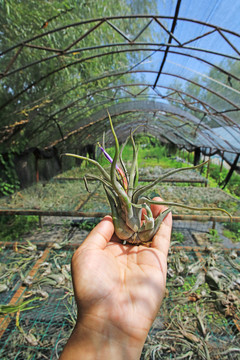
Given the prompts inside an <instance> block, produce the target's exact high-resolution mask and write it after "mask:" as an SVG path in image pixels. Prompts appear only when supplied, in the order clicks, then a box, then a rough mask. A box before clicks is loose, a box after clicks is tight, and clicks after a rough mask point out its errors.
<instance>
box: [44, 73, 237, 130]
mask: <svg viewBox="0 0 240 360" xmlns="http://www.w3.org/2000/svg"><path fill="white" fill-rule="evenodd" d="M171 75H172V74H171ZM173 76H174V75H173ZM186 80H187V79H186ZM131 86H147V87H150V88H151V84H146V83H133V84H121V85H118V86H109V87H107V88H102V89H98V90H95V91H93V92H91V93H88V94H87V95H85V96H84V97H82V98H79V99H77V100H75V101H73V102H71V103H70V104H68V106H64V107H63V108H62V109H60V110H58V111H57V112H55V113H54V114H52V115H50V116H49V118H48V119H47V120H46V122H47V121H49V120H50V119H51V118H53V117H55V116H56V115H57V114H59V113H60V112H62V111H65V110H66V109H67V108H68V107H69V108H71V107H73V105H74V104H76V103H78V102H79V101H82V100H84V99H86V98H88V97H92V96H94V95H96V94H98V93H101V92H104V91H108V90H114V89H120V90H122V89H123V88H124V87H131ZM158 88H165V89H170V90H175V89H174V88H172V87H167V86H160V85H158ZM123 90H124V89H123ZM176 92H177V93H182V94H184V95H186V96H188V97H190V98H192V99H194V100H196V101H197V102H198V103H199V104H202V105H206V106H207V107H209V108H210V109H212V110H213V111H214V112H217V109H215V108H214V107H213V106H211V105H210V104H208V103H206V102H204V101H202V100H200V99H198V98H196V97H194V96H193V95H191V94H189V93H186V92H184V91H182V90H176ZM213 93H214V92H213ZM136 97H137V95H136ZM165 97H167V96H165ZM169 100H170V101H171V99H170V98H169ZM224 100H225V99H224ZM172 101H177V99H173V100H172ZM226 101H227V99H226ZM184 105H185V106H186V107H187V103H185V104H184ZM84 106H85V105H84ZM194 110H195V111H198V112H203V113H205V114H207V115H209V116H212V113H211V112H210V111H207V110H205V111H204V110H202V109H199V108H195V107H194ZM71 115H72V114H70V115H69V116H71ZM221 116H222V117H223V119H225V120H226V119H227V120H228V121H229V122H231V123H233V124H235V123H234V122H233V121H232V120H231V118H229V117H228V116H226V115H221ZM64 118H65V120H66V119H67V118H66V116H65V117H64ZM60 120H61V119H60ZM215 121H217V119H215Z"/></svg>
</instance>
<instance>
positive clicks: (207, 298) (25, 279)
mask: <svg viewBox="0 0 240 360" xmlns="http://www.w3.org/2000/svg"><path fill="white" fill-rule="evenodd" d="M174 231H175V230H174ZM86 234H87V231H84V230H82V229H80V228H79V227H78V226H76V223H75V224H74V225H73V223H72V225H70V224H69V223H68V224H65V225H64V226H60V225H58V226H57V225H52V226H51V227H50V226H44V227H43V229H42V230H39V231H38V232H37V233H36V236H35V235H34V234H29V235H28V236H26V237H25V241H26V240H28V242H24V243H19V242H18V243H16V242H13V243H12V244H10V243H8V246H7V247H5V248H4V245H3V244H2V245H1V246H2V251H1V256H2V258H1V259H5V264H6V266H7V269H8V277H9V279H12V276H15V270H14V266H15V261H16V259H17V261H18V264H19V266H18V269H19V272H20V273H22V276H18V278H17V280H14V278H13V282H14V286H15V292H14V293H13V292H12V288H11V287H9V289H6V290H4V291H3V292H2V293H1V299H6V301H5V302H4V304H7V303H8V304H9V303H11V304H12V305H15V306H16V307H17V305H19V304H22V303H24V302H26V301H29V300H30V301H31V300H33V301H31V302H29V303H28V304H27V305H26V307H25V308H24V307H23V308H21V309H20V311H18V312H17V311H15V312H14V313H11V314H5V313H3V311H4V308H3V307H2V306H1V314H0V335H1V337H0V358H1V359H3V360H7V359H8V360H9V359H10V360H11V359H57V358H58V356H59V354H60V353H61V351H62V349H63V346H64V344H65V343H66V341H67V338H68V337H69V335H70V333H71V330H72V328H73V325H74V322H75V319H76V307H75V303H74V299H73V292H72V283H71V277H70V262H71V257H72V254H73V252H74V249H75V248H76V246H77V245H78V244H80V243H81V242H82V240H83V239H84V238H85V236H86ZM29 241H30V242H31V243H32V244H33V245H34V246H36V248H35V250H33V249H31V250H30V249H29V247H30V242H29ZM19 245H26V247H25V248H20V246H19ZM179 245H180V244H179V243H177V242H176V241H173V246H172V247H171V250H170V254H169V258H168V279H167V291H166V296H165V298H164V301H163V304H162V307H161V309H160V311H159V314H158V316H157V318H156V320H155V322H154V324H153V326H152V328H151V330H150V332H149V335H148V338H147V340H146V342H145V345H144V348H143V352H142V356H141V359H200V360H201V359H213V360H215V359H234V360H235V359H239V356H240V346H239V341H240V332H239V330H240V324H239V321H240V303H239V299H240V279H239V270H240V259H239V250H237V249H229V250H228V251H226V250H223V249H222V248H221V247H220V246H219V245H218V244H212V245H207V246H204V247H201V246H196V243H195V246H179ZM20 249H21V250H20ZM30 256H35V257H34V258H33V259H32V262H31V263H30V262H29V265H28V266H26V265H25V264H24V261H22V262H21V261H20V259H21V258H22V259H26V258H29V257H30ZM11 269H12V270H13V271H12V274H11ZM10 282H11V281H10ZM11 299H12V300H11ZM2 304H3V302H1V305H2ZM27 307H32V309H30V310H26V308H27Z"/></svg>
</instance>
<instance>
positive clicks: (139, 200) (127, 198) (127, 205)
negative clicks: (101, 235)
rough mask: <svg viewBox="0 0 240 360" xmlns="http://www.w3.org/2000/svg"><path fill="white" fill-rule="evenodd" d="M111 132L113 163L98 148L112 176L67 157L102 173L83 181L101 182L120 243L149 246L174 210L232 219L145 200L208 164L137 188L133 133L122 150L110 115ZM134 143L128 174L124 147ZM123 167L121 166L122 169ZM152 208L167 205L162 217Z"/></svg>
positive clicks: (101, 169) (102, 169) (108, 156)
mask: <svg viewBox="0 0 240 360" xmlns="http://www.w3.org/2000/svg"><path fill="white" fill-rule="evenodd" d="M108 116H109V122H110V126H111V131H112V134H113V137H114V141H115V155H114V157H113V159H112V158H111V157H110V155H109V154H108V153H107V152H106V151H105V149H104V148H103V147H102V146H101V145H100V144H99V146H100V148H101V151H102V153H103V155H104V156H105V157H106V159H107V160H108V161H109V162H110V163H111V168H110V173H108V172H107V171H106V170H105V169H104V168H103V167H102V166H101V165H100V164H99V163H98V162H97V161H95V160H93V159H89V158H86V157H84V156H80V155H75V154H70V153H66V154H64V155H67V156H73V157H76V158H79V159H82V160H86V161H88V162H90V163H92V164H94V165H95V166H96V167H97V168H98V169H99V170H100V172H101V175H102V176H96V175H86V176H85V177H84V181H85V185H86V188H87V189H88V187H87V178H92V179H95V180H99V181H101V183H102V184H103V187H104V189H105V192H106V195H107V198H108V201H109V204H110V207H111V212H112V218H113V224H114V229H115V234H116V235H117V237H118V238H119V239H120V240H123V241H124V242H127V243H131V244H134V245H140V244H144V243H147V242H150V241H151V240H152V238H153V236H154V235H155V233H156V232H157V230H158V229H159V227H160V225H161V223H162V221H163V220H164V219H165V217H166V216H167V214H168V213H169V212H170V211H171V207H174V206H178V207H182V208H186V209H190V210H202V211H213V210H214V211H216V210H217V211H222V212H225V213H226V214H227V215H229V216H230V217H231V215H230V214H229V213H228V212H227V211H226V210H224V209H220V208H197V207H191V206H187V205H184V204H179V203H175V202H169V201H160V202H159V201H154V200H152V199H149V198H148V197H146V196H143V195H144V193H145V192H146V191H147V190H149V189H151V188H152V187H153V186H155V185H156V184H158V183H159V182H160V181H161V180H163V179H165V178H167V177H168V176H170V175H173V174H175V173H176V172H180V171H186V170H190V169H197V168H199V167H200V166H203V165H204V164H206V163H207V161H206V162H203V163H202V164H200V165H197V166H191V167H188V168H179V169H173V170H170V171H169V172H167V173H165V174H163V175H161V176H160V177H158V178H157V179H156V180H154V181H152V182H151V183H150V184H148V185H144V186H140V187H137V185H138V163H137V159H138V149H137V147H136V144H135V141H134V138H133V133H132V132H131V133H130V136H129V137H128V138H127V139H126V141H125V142H124V144H123V145H122V147H121V150H120V148H119V142H118V138H117V135H116V133H115V130H114V128H113V124H112V120H111V116H110V114H109V113H108ZM129 139H130V141H131V143H132V148H133V159H132V166H131V169H130V171H129V173H128V171H127V168H126V166H125V164H124V162H123V159H122V153H123V150H124V147H125V146H126V144H127V143H128V141H129ZM118 164H119V165H120V166H121V167H120V166H119V165H118ZM151 204H157V205H166V206H169V207H170V208H167V209H166V210H164V211H163V212H161V214H160V215H159V216H158V217H157V218H154V217H153V214H152V211H151V207H150V206H151ZM143 209H144V214H143V217H144V220H142V213H143Z"/></svg>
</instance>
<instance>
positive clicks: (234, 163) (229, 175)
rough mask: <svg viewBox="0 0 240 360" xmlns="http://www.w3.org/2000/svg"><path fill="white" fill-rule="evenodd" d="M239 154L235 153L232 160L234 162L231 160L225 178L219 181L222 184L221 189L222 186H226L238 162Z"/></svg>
mask: <svg viewBox="0 0 240 360" xmlns="http://www.w3.org/2000/svg"><path fill="white" fill-rule="evenodd" d="M239 156H240V154H237V155H236V157H235V160H234V162H233V164H232V166H231V168H230V170H229V172H228V174H227V176H226V178H225V179H224V180H223V182H222V183H221V185H222V186H223V187H222V189H224V188H225V187H226V186H227V184H228V182H229V180H230V179H231V176H232V174H233V172H234V170H235V169H236V167H237V163H238V159H239Z"/></svg>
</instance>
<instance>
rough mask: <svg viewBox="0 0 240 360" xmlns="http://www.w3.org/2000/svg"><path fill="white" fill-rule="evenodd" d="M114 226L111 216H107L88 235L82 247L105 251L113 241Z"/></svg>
mask: <svg viewBox="0 0 240 360" xmlns="http://www.w3.org/2000/svg"><path fill="white" fill-rule="evenodd" d="M113 233H114V226H113V221H112V218H111V216H105V217H104V218H103V220H102V221H100V223H99V224H97V226H95V228H94V229H93V230H92V231H91V232H90V233H89V234H88V236H87V237H86V239H85V240H84V242H83V244H82V245H81V247H82V248H83V247H88V248H91V249H93V248H95V249H104V248H105V247H106V245H107V243H108V242H109V241H110V240H111V238H112V236H113Z"/></svg>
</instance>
